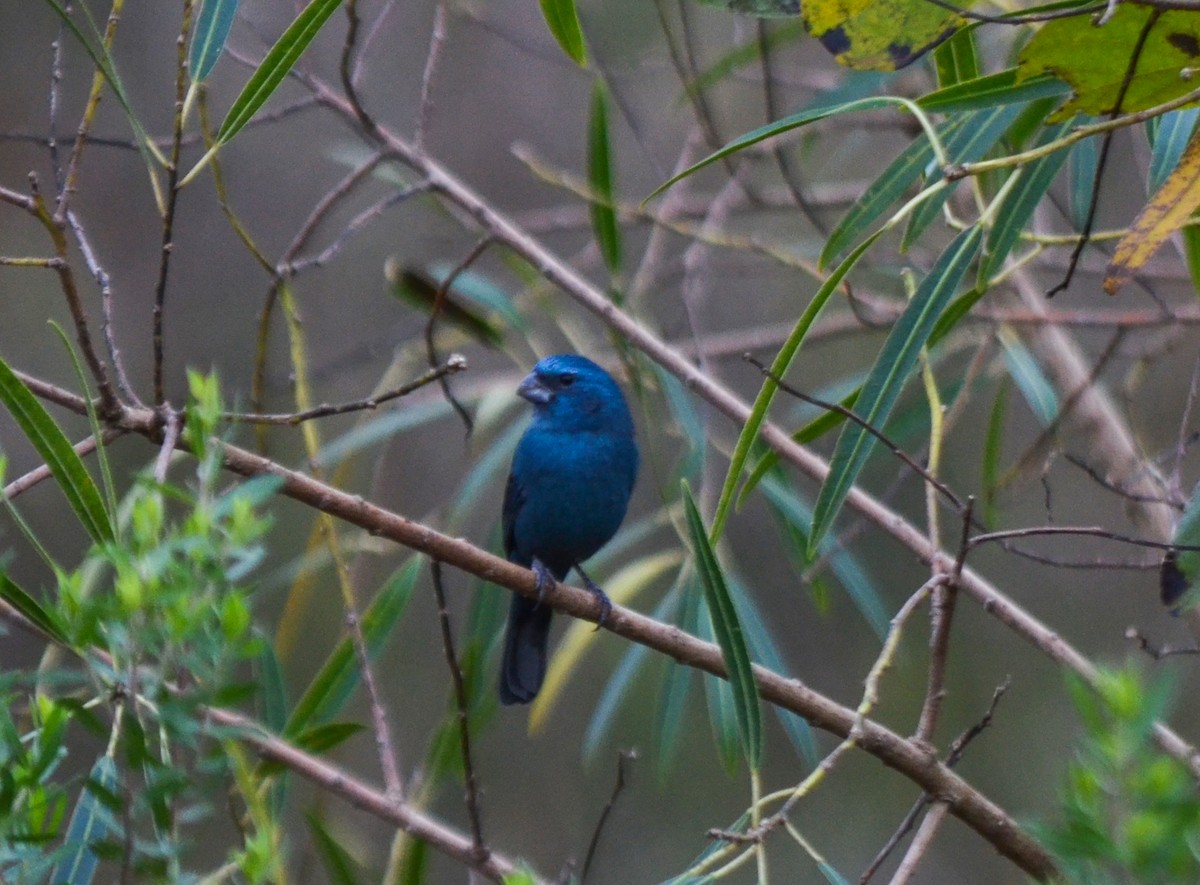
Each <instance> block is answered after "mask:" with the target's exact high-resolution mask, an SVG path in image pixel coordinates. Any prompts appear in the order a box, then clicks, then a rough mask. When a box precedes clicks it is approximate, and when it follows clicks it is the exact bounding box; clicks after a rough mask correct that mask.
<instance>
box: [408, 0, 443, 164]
mask: <svg viewBox="0 0 1200 885" xmlns="http://www.w3.org/2000/svg"><path fill="white" fill-rule="evenodd" d="M445 45H446V3H445V0H437V2H436V3H435V4H434V5H433V27H432V28H431V29H430V32H429V52H428V53H427V54H426V55H425V70H424V72H422V74H421V101H420V104H419V105H418V110H417V128H416V131H415V132H414V133H413V149H414V150H417V151H419V152H421V153H424V152H425V137H426V135H427V134H428V133H429V122H430V120H432V119H433V84H434V80H435V79H436V78H437V70H438V62H439V61H440V60H441V57H442V48H443V47H444V46H445Z"/></svg>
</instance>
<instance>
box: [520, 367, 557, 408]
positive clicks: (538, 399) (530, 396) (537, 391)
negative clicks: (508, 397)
mask: <svg viewBox="0 0 1200 885" xmlns="http://www.w3.org/2000/svg"><path fill="white" fill-rule="evenodd" d="M517 396H519V397H521V398H523V399H527V400H529V401H530V402H531V403H533V404H534V405H535V406H543V405H545V404H546V403H548V402H550V400H551V399H552V398H553V396H554V394H553V393H552V392H551V390H550V388H548V387H547V386H546V385H545V384H543V383H542V381H541V379H540V378H538V376H537V374H536V373H535V372H530V373H529V374H528V375H526V376H525V380H523V381H522V382H521V385H520V386H519V387H518V388H517Z"/></svg>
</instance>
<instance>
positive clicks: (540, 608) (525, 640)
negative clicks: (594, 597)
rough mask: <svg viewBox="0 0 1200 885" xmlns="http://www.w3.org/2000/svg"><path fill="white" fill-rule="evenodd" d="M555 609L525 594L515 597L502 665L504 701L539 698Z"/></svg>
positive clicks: (501, 697) (501, 683) (505, 637)
mask: <svg viewBox="0 0 1200 885" xmlns="http://www.w3.org/2000/svg"><path fill="white" fill-rule="evenodd" d="M551 612H552V609H551V608H550V606H548V605H539V604H538V603H537V602H535V601H534V600H532V599H526V598H525V597H524V596H514V597H513V601H512V604H511V605H510V606H509V609H508V629H507V630H505V632H504V658H503V660H502V661H501V664H500V703H502V704H528V703H529V702H530V701H532V700H533V699H534V698H535V697H537V693H538V689H540V688H541V687H542V680H543V679H544V678H545V676H546V642H547V640H548V639H549V637H550V614H551Z"/></svg>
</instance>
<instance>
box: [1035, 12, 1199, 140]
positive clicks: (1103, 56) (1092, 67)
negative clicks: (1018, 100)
mask: <svg viewBox="0 0 1200 885" xmlns="http://www.w3.org/2000/svg"><path fill="white" fill-rule="evenodd" d="M1157 14H1158V13H1157V12H1156V11H1155V10H1153V9H1151V8H1150V7H1149V6H1133V5H1123V6H1118V7H1117V11H1116V14H1115V15H1113V16H1112V17H1111V18H1110V19H1109V20H1108V21H1107V22H1106V23H1105V24H1104V26H1103V27H1096V26H1095V24H1094V23H1093V22H1092V19H1091V17H1090V16H1086V15H1080V16H1073V17H1071V18H1064V19H1059V20H1057V21H1051V22H1047V23H1046V24H1045V25H1043V26H1042V28H1041V29H1040V30H1038V32H1037V34H1036V35H1035V36H1034V38H1033V39H1032V40H1030V41H1029V45H1028V46H1026V47H1025V49H1024V50H1023V51H1022V52H1021V75H1022V76H1023V77H1033V76H1037V75H1038V74H1042V73H1052V74H1054V75H1055V76H1056V77H1058V78H1060V79H1062V80H1065V81H1067V82H1068V83H1070V84H1071V88H1072V89H1073V90H1074V92H1075V95H1074V97H1073V98H1072V99H1071V101H1069V102H1067V103H1066V104H1065V105H1063V107H1062V108H1060V109H1059V111H1058V112H1057V114H1056V115H1055V119H1057V120H1065V119H1068V118H1070V117H1071V116H1072V115H1074V114H1078V113H1086V114H1096V115H1099V114H1107V113H1111V112H1112V111H1113V109H1114V108H1115V106H1116V102H1117V95H1118V93H1119V92H1120V90H1121V86H1122V83H1123V82H1124V80H1125V74H1126V71H1127V70H1128V65H1129V59H1130V57H1131V56H1132V54H1133V49H1134V47H1135V46H1136V45H1137V43H1138V41H1139V39H1140V38H1141V34H1142V31H1143V30H1144V29H1145V27H1146V24H1147V22H1148V21H1149V19H1150V16H1152V15H1157ZM1198 57H1200V17H1197V16H1196V14H1195V13H1194V12H1191V11H1188V12H1183V11H1177V12H1166V13H1163V14H1162V16H1161V17H1160V18H1158V20H1157V21H1156V22H1155V23H1154V24H1153V26H1152V27H1151V30H1150V34H1149V36H1148V37H1147V39H1146V42H1145V45H1144V47H1143V48H1142V52H1141V55H1140V56H1139V58H1138V63H1137V72H1136V73H1135V75H1134V77H1133V79H1132V80H1131V81H1130V83H1129V87H1128V89H1127V91H1126V92H1125V96H1124V99H1123V100H1122V101H1121V107H1120V110H1121V112H1122V113H1132V112H1134V111H1141V110H1145V109H1146V108H1149V107H1153V106H1155V105H1157V104H1162V103H1163V102H1166V101H1170V100H1171V99H1173V98H1179V97H1180V96H1183V95H1186V94H1187V93H1189V92H1191V91H1193V90H1194V89H1195V88H1196V84H1195V83H1194V82H1192V80H1191V78H1190V77H1184V76H1180V71H1182V70H1189V69H1191V68H1194V67H1195V65H1196V60H1197V58H1198Z"/></svg>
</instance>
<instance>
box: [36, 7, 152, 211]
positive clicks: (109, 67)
mask: <svg viewBox="0 0 1200 885" xmlns="http://www.w3.org/2000/svg"><path fill="white" fill-rule="evenodd" d="M45 2H46V5H48V6H49V7H50V8H51V9H53V10H54V12H55V14H56V15H57V16H58V17H59V19H61V21H62V23H63V25H64V26H65V27H66V29H67V30H68V31H70V32H71V34H72V36H74V37H75V39H76V40H78V41H79V45H80V46H82V47H83V50H84V52H86V53H87V55H88V58H90V59H91V60H92V64H94V65H95V66H96V69H97V70H98V71H100V73H101V74H103V75H104V79H105V80H106V81H107V82H108V85H109V88H111V89H112V91H113V95H115V96H116V97H117V103H118V104H120V105H121V109H122V110H123V111H124V112H125V117H126V119H128V120H129V126H130V128H132V129H133V133H134V136H135V139H136V141H137V145H138V152H139V153H141V155H142V161H143V162H144V163H145V164H146V170H147V171H148V172H149V173H150V180H151V182H152V184H153V185H154V187H155V188H156V190H157V187H158V179H157V178H155V163H154V161H155V160H158V162H160V163H163V164H165V163H166V158H165V157H164V156H163V155H162V153H161V152H160V151H159V150H158V148H157V147H155V145H154V140H153V139H152V138H151V137H150V135H149V134H148V133H147V132H146V130H145V128H144V127H143V126H142V121H141V120H139V119H138V117H137V114H135V113H134V111H133V105H132V104H131V103H130V101H129V95H128V93H126V91H125V85H124V83H122V82H121V78H120V77H119V76H118V75H117V69H116V67H115V66H114V65H113V60H112V56H111V55H109V52H108V50H107V49H105V48H104V44H103V43H102V42H101V43H100V44H99V45H98V46H93V45H92V44H91V41H89V40H88V39H87V37H85V36H84V34H83V31H81V30H80V29H79V25H78V24H76V23H75V18H74V17H73V16H72V15H71V13H69V12H68V11H67V10H66V9H65V8H64V7H63V6H62V4H60V3H59V2H58V0H45ZM85 13H86V7H85ZM89 20H90V17H89Z"/></svg>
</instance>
